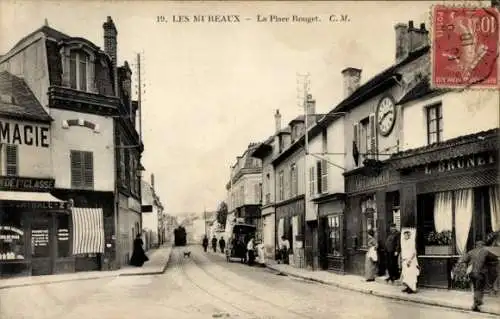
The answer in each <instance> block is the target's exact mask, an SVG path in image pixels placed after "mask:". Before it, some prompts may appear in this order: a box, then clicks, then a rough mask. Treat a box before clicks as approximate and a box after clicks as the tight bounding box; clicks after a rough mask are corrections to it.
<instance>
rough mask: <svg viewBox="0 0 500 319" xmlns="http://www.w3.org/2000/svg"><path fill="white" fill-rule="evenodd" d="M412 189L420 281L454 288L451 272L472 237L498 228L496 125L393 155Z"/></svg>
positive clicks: (481, 236)
mask: <svg viewBox="0 0 500 319" xmlns="http://www.w3.org/2000/svg"><path fill="white" fill-rule="evenodd" d="M394 160H395V162H394V164H395V166H396V167H397V168H398V169H399V170H400V172H401V176H402V179H403V180H404V183H405V185H407V186H406V187H407V188H408V189H411V192H412V193H413V198H414V199H413V206H414V208H415V209H414V211H416V216H415V224H416V226H417V251H418V259H419V263H420V266H421V274H420V277H419V284H420V285H421V286H429V287H438V288H459V287H458V286H460V285H461V283H457V282H456V281H455V282H454V281H452V278H451V272H452V270H453V267H454V265H455V264H456V262H457V260H458V259H459V258H460V256H461V255H462V254H464V253H465V252H467V251H469V250H470V249H472V248H473V247H474V245H475V242H476V241H479V240H482V241H485V240H486V239H487V238H488V235H489V234H491V233H493V232H495V231H499V230H500V206H499V204H498V203H500V192H499V186H498V164H499V162H498V130H493V131H489V132H481V133H478V134H474V135H469V136H464V137H461V138H458V139H455V140H451V141H449V142H445V143H442V144H441V145H437V146H433V147H424V148H421V149H416V150H413V151H409V152H406V153H404V154H401V155H399V156H397V157H396V158H395V159H394Z"/></svg>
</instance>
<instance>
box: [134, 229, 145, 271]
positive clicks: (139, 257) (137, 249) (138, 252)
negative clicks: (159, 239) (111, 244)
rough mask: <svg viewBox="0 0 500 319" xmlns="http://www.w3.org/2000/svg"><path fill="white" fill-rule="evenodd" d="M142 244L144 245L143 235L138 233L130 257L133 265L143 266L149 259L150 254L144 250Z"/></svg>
mask: <svg viewBox="0 0 500 319" xmlns="http://www.w3.org/2000/svg"><path fill="white" fill-rule="evenodd" d="M142 245H144V243H143V241H142V238H141V235H140V234H137V236H136V237H135V239H134V250H133V251H132V257H131V258H130V264H131V265H132V266H136V267H142V265H144V263H145V262H146V261H148V260H149V258H148V256H146V253H145V252H144V248H142Z"/></svg>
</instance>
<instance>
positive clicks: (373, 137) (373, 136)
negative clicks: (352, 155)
mask: <svg viewBox="0 0 500 319" xmlns="http://www.w3.org/2000/svg"><path fill="white" fill-rule="evenodd" d="M368 130H369V132H370V141H369V142H370V145H369V146H368V147H367V148H369V150H370V151H369V152H368V153H370V158H376V157H377V153H378V152H377V122H376V120H375V113H371V114H370V117H369V127H368Z"/></svg>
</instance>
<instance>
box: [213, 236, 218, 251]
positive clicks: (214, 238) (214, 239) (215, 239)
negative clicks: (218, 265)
mask: <svg viewBox="0 0 500 319" xmlns="http://www.w3.org/2000/svg"><path fill="white" fill-rule="evenodd" d="M212 249H213V250H214V253H216V252H217V237H215V235H214V237H213V238H212Z"/></svg>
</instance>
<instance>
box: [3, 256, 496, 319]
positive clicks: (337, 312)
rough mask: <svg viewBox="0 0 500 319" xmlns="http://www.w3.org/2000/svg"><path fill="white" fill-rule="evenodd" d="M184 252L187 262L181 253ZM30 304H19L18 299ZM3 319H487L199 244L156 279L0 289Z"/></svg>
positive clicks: (113, 279) (174, 258)
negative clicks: (299, 274)
mask: <svg viewBox="0 0 500 319" xmlns="http://www.w3.org/2000/svg"><path fill="white" fill-rule="evenodd" d="M184 250H190V251H191V252H192V254H191V257H189V258H188V257H184V256H183V251H184ZM27 299H29V300H32V301H33V304H32V306H31V307H27V306H26V303H25V301H26V300H27ZM0 300H1V304H0V315H1V317H2V319H3V318H5V319H18V318H19V319H20V318H26V319H59V318H61V319H62V318H65V319H73V318H74V319H77V318H84V317H87V318H110V319H111V318H116V319H118V318H123V319H125V318H138V317H141V318H186V319H187V318H218V317H225V318H297V319H298V318H325V319H326V318H338V319H347V318H374V319H377V318H396V317H403V316H404V317H405V318H440V319H447V318H450V319H451V318H453V319H462V318H493V316H489V315H484V314H477V313H467V312H460V311H454V310H449V309H445V308H438V307H430V306H422V305H418V304H414V303H405V302H400V301H393V300H388V299H385V298H379V297H375V296H369V295H365V294H361V293H357V292H351V291H346V290H342V289H338V288H335V287H331V286H326V285H321V284H317V283H312V282H309V281H303V280H299V279H293V278H291V277H287V276H281V275H278V274H276V273H275V272H273V271H272V270H269V269H265V268H256V267H255V268H250V267H248V266H245V265H241V264H240V263H237V262H233V263H227V262H226V261H225V259H224V256H222V255H221V254H214V253H208V254H204V253H203V252H202V251H201V248H200V247H199V246H189V247H186V248H175V249H174V250H173V251H172V256H171V258H170V263H169V265H168V269H167V271H166V272H165V274H164V275H154V276H120V277H109V278H101V279H94V280H84V281H73V282H63V283H55V284H43V285H34V286H28V287H17V288H10V289H2V290H0Z"/></svg>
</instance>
